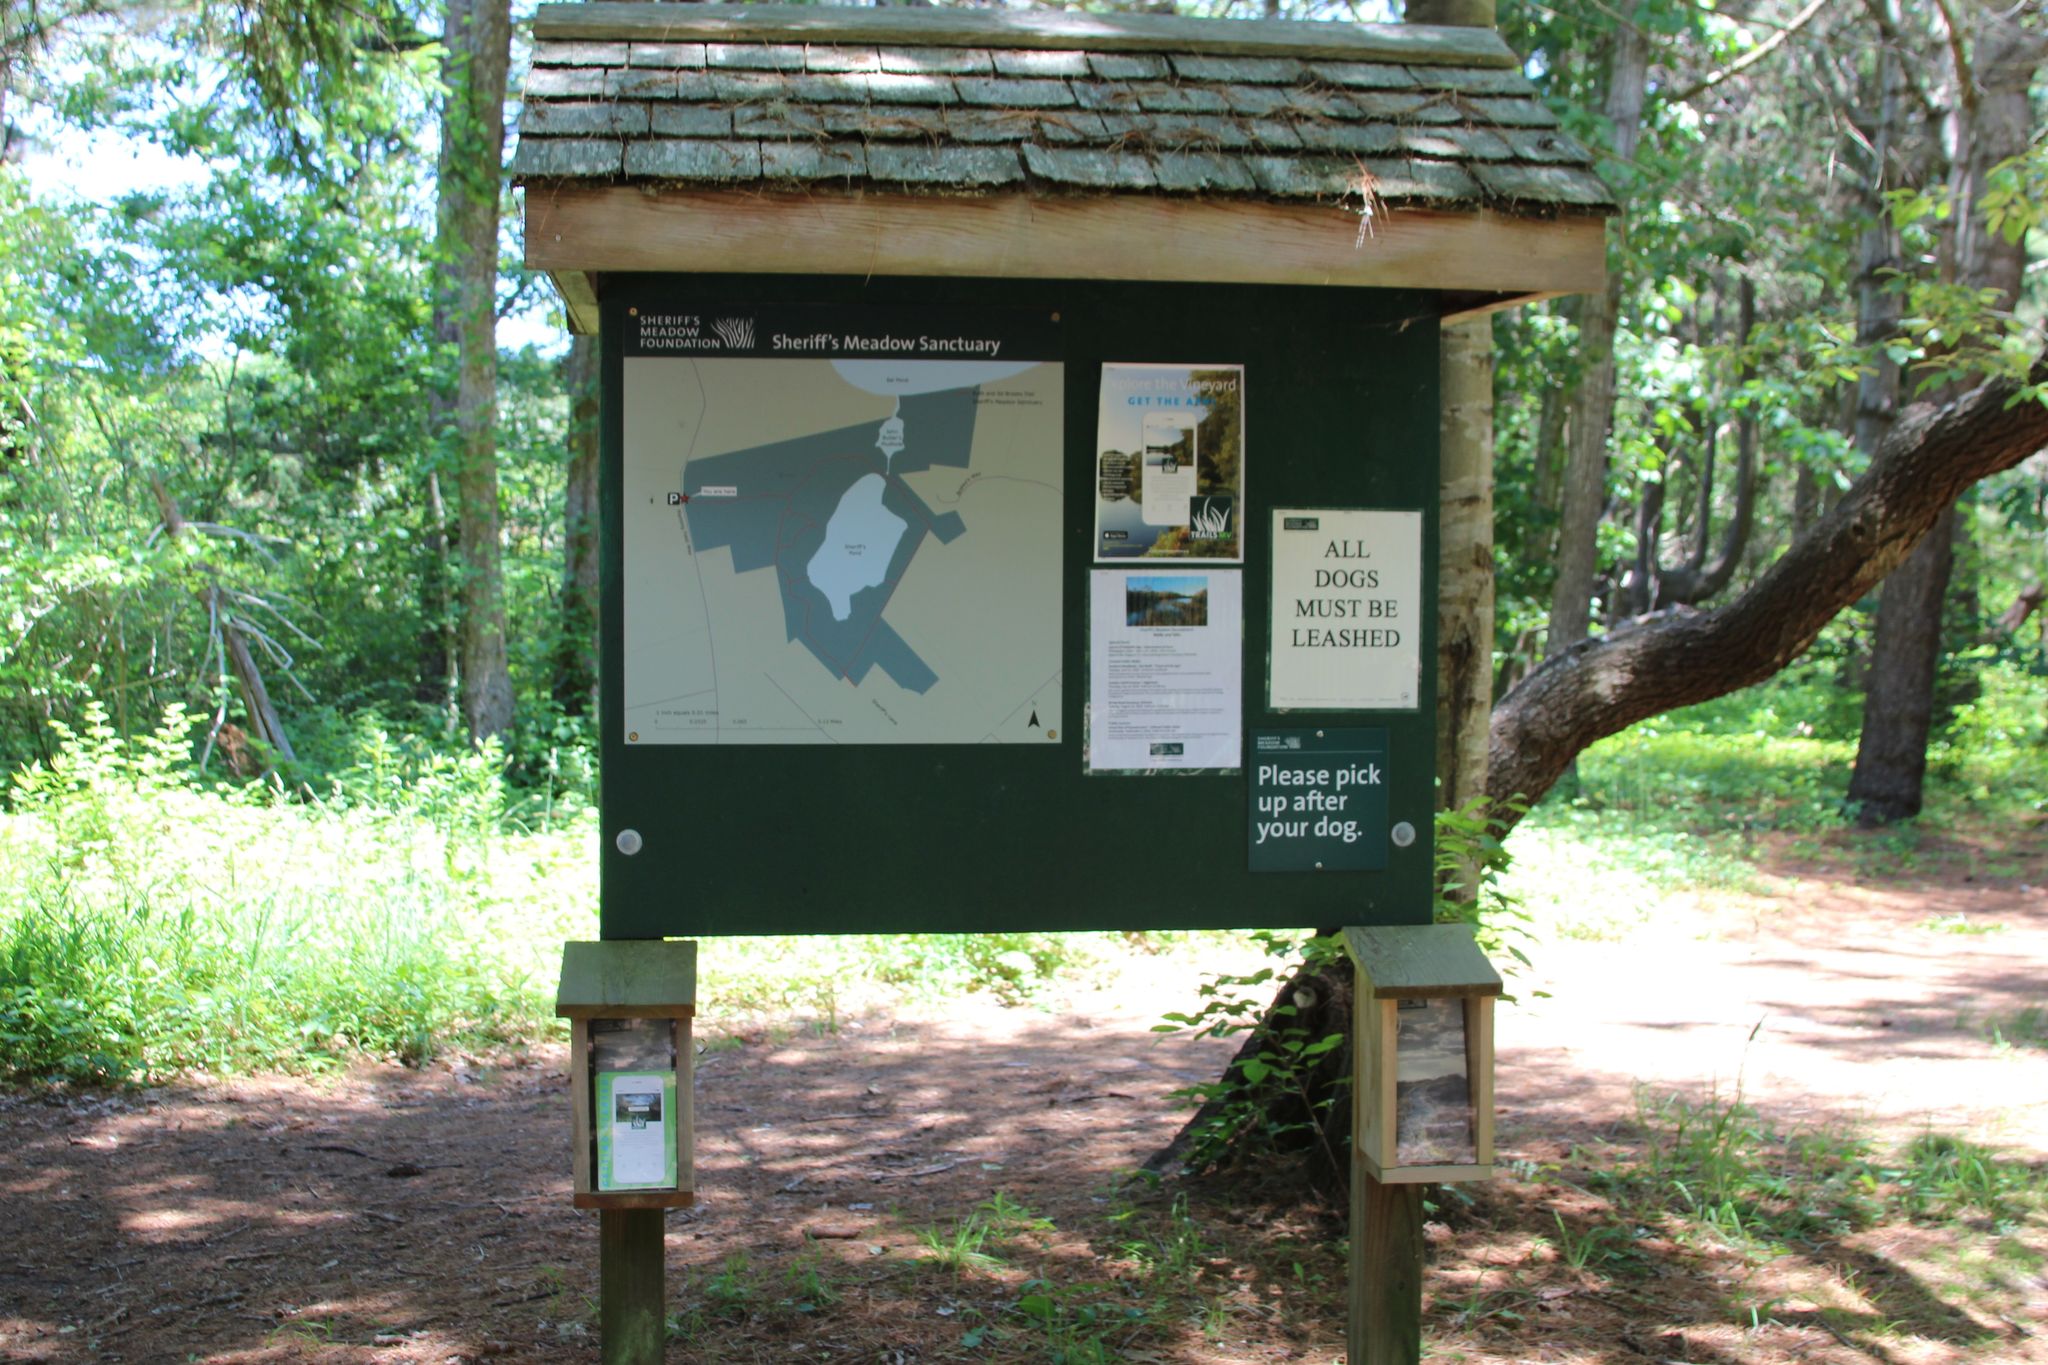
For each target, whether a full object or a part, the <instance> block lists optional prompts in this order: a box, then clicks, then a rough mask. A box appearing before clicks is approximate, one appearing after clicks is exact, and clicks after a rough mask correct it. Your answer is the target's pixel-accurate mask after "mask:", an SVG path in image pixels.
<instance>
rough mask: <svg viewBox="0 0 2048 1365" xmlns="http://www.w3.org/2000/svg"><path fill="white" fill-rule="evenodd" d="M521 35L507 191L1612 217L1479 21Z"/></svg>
mask: <svg viewBox="0 0 2048 1365" xmlns="http://www.w3.org/2000/svg"><path fill="white" fill-rule="evenodd" d="M534 32H535V37H536V41H535V45H534V56H533V70H532V72H531V74H530V75H529V76H528V78H527V82H526V87H525V108H524V113H523V114H522V116H521V118H520V121H519V144H518V149H517V152H516V153H515V155H514V157H513V162H512V175H513V176H514V178H515V179H516V180H518V181H519V182H520V183H522V184H526V185H601V184H636V185H648V186H674V187H680V188H686V189H700V190H701V189H784V190H802V191H807V192H812V193H816V192H819V191H824V190H831V189H847V190H855V189H864V188H874V189H883V190H891V191H909V192H913V193H935V194H947V195H987V194H1016V193H1020V192H1021V193H1024V194H1028V195H1031V196H1045V197H1050V196H1060V195H1075V194H1083V195H1085V194H1101V193H1104V192H1116V193H1139V194H1152V195H1165V196H1189V195H1198V196H1203V197H1208V198H1218V197H1222V198H1229V197H1240V198H1249V199H1259V200H1266V201H1271V202H1282V203H1325V204H1328V203H1333V202H1343V203H1349V204H1350V205H1352V206H1353V207H1361V206H1363V205H1364V204H1365V203H1366V202H1367V199H1368V196H1370V197H1371V198H1375V199H1377V200H1378V201H1380V202H1383V203H1385V204H1388V205H1393V206H1399V205H1403V204H1407V205H1415V206H1418V207H1424V206H1426V207H1431V208H1439V209H1463V208H1470V209H1479V208H1484V209H1491V210H1496V211H1500V212H1505V213H1509V214H1513V215H1517V216H1544V217H1548V216H1555V215H1556V214H1558V213H1559V212H1561V211H1565V212H1581V213H1583V212H1592V213H1596V214H1604V213H1607V212H1611V211H1612V209H1613V207H1614V198H1613V195H1612V194H1611V192H1610V191H1609V190H1608V189H1607V187H1606V186H1605V185H1604V184H1602V183H1601V181H1600V179H1599V178H1598V177H1597V176H1596V175H1595V174H1594V173H1593V169H1592V162H1593V158H1592V155H1591V153H1589V152H1588V151H1587V150H1586V148H1584V147H1583V146H1581V145H1580V144H1579V143H1577V142H1575V141H1573V140H1572V139H1571V138H1570V137H1568V136H1566V135H1565V134H1564V133H1562V132H1561V131H1559V129H1558V127H1557V118H1556V116H1555V115H1554V114H1553V113H1551V111H1550V110H1549V108H1547V107H1546V106H1545V105H1544V103H1543V102H1542V101H1541V100H1540V99H1539V98H1538V97H1537V94H1536V91H1535V88H1534V87H1533V86H1531V85H1530V84H1529V82H1528V81H1527V80H1526V79H1524V77H1523V76H1522V74H1521V71H1520V66H1519V62H1518V60H1517V58H1516V57H1515V55H1514V53H1513V52H1512V51H1511V50H1510V49H1509V48H1508V47H1507V45H1506V44H1505V43H1504V42H1503V41H1502V40H1501V39H1500V37H1499V35H1498V34H1496V33H1494V32H1492V31H1490V30H1486V29H1456V28H1432V27H1425V26H1419V25H1404V24H1337V23H1301V22H1289V21H1279V20H1199V19H1178V18H1170V17H1165V16H1157V15H1119V16H1112V15H1099V14H1083V13H1053V12H1045V11H1011V10H955V9H949V10H939V9H913V8H883V9H855V8H838V7H830V6H826V7H795V6H775V5H717V4H710V5H698V4H668V3H600V4H582V5H543V6H542V7H541V10H540V14H539V18H538V19H537V21H536V23H535V28H534Z"/></svg>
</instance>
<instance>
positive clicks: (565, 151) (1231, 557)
mask: <svg viewBox="0 0 2048 1365" xmlns="http://www.w3.org/2000/svg"><path fill="white" fill-rule="evenodd" d="M1418 3H1420V0H1418ZM1482 4H1483V0H1482ZM1439 8H1440V9H1441V8H1442V4H1441V0H1439ZM534 34H535V40H536V41H535V49H534V64H533V69H532V72H531V75H530V76H529V78H528V80H527V84H526V87H525V90H524V98H525V106H524V113H523V115H522V118H521V121H520V128H519V145H518V148H517V152H516V154H515V157H514V161H513V165H512V173H513V175H514V177H515V178H516V179H517V181H518V182H519V183H520V184H521V185H522V186H523V187H524V190H525V217H524V222H525V243H526V259H527V262H528V264H529V265H531V266H534V267H536V268H539V269H542V270H545V271H547V272H548V273H549V275H550V276H551V277H552V278H553V280H554V281H555V283H556V286H557V287H558V288H559V290H560V291H561V294H562V297H563V299H564V300H565V302H566V304H567V306H568V313H569V319H570V324H571V327H572V329H573V330H575V331H576V332H578V333H581V334H594V335H597V336H598V337H600V339H601V344H600V361H601V374H602V424H601V440H602V450H603V463H602V471H603V472H602V497H601V505H602V509H603V513H602V528H601V537H600V539H601V574H600V579H601V589H602V590H601V597H602V603H601V615H600V621H601V636H602V662H603V668H602V687H601V708H600V714H601V734H602V746H603V762H604V769H603V818H602V829H603V844H602V848H601V860H602V861H601V885H602V921H601V932H602V937H603V939H604V940H606V941H607V942H611V941H634V940H639V941H658V940H663V939H673V938H685V937H687V938H715V937H716V936H718V935H723V934H735V933H808V932H848V931H856V932H859V931H867V932H882V931H888V932H933V931H951V932H962V931H968V932H971V931H976V930H995V929H1091V928H1123V929H1146V928H1166V927H1212V926H1213V927H1296V926H1303V925H1334V924H1343V925H1358V926H1371V927H1375V928H1379V929H1391V928H1394V927H1400V926H1408V927H1414V928H1419V927H1422V926H1425V925H1426V924H1427V921H1428V919H1429V916H1430V905H1431V881H1432V876H1433V850H1432V841H1431V836H1430V831H1431V817H1432V813H1433V806H1434V802H1435V791H1434V779H1435V771H1436V757H1435V740H1436V734H1435V731H1436V720H1435V703H1436V678H1435V669H1434V666H1433V659H1434V645H1435V632H1436V553H1435V552H1436V548H1437V531H1436V517H1437V507H1438V498H1439V481H1440V475H1439V469H1438V460H1437V446H1438V418H1439V365H1440V359H1439V354H1440V353H1439V334H1440V328H1441V327H1442V326H1443V325H1444V324H1446V323H1447V322H1454V321H1457V320H1459V319H1466V318H1472V317H1475V316H1478V315H1482V314H1484V313H1487V312H1490V311H1492V310H1495V309H1499V308H1504V307H1510V306H1513V305H1515V304H1517V303H1521V302H1525V301H1528V300H1531V299H1538V298H1544V297H1549V296H1553V295H1557V294H1564V293H1572V292H1581V291H1587V290H1593V289H1598V288H1601V287H1603V272H1604V263H1605V234H1604V222H1603V220H1604V217H1605V215H1606V214H1607V213H1608V212H1609V211H1610V210H1611V208H1612V204H1611V198H1610V195H1609V193H1608V191H1607V190H1606V188H1605V187H1604V185H1603V184H1602V183H1601V181H1600V180H1599V179H1598V178H1597V177H1596V176H1595V175H1594V174H1593V172H1592V158H1591V156H1590V154H1589V153H1588V152H1587V151H1586V149H1584V148H1583V147H1580V146H1579V145H1577V144H1576V143H1574V142H1573V141H1572V140H1571V139H1570V138H1568V137H1566V136H1565V135H1563V134H1562V133H1561V132H1560V131H1559V130H1558V127H1557V119H1556V117H1555V116H1554V115H1553V114H1552V112H1551V111H1550V110H1549V109H1548V108H1546V107H1545V105H1544V104H1543V103H1542V101H1541V100H1540V99H1539V98H1538V97H1537V95H1536V92H1535V91H1534V89H1533V88H1532V87H1531V86H1530V85H1529V84H1528V82H1527V81H1526V80H1525V79H1524V78H1523V76H1522V75H1521V72H1520V70H1519V62H1518V59H1517V58H1516V56H1515V54H1514V53H1513V52H1511V51H1510V50H1509V49H1508V48H1507V47H1506V45H1505V44H1504V43H1502V41H1501V40H1500V38H1499V37H1498V35H1497V34H1495V33H1494V32H1493V31H1492V30H1491V29H1490V28H1485V27H1478V28H1475V27H1456V26H1450V25H1442V26H1436V25H1427V24H1404V25H1350V24H1322V23H1293V22H1280V21H1208V20H1182V19H1176V18H1168V17H1163V16H1156V15H1123V16H1112V15H1100V14H1081V13H1046V12H1036V11H1010V10H971V11H970V10H945V9H911V8H880V9H875V8H858V9H856V8H834V7H831V6H820V7H810V6H805V7H788V8H784V7H777V6H771V5H718V4H703V5H700V4H690V5H670V4H648V3H594V4H581V5H543V6H542V7H541V10H540V13H539V17H538V19H537V20H536V23H535V27H534ZM1467 947H1468V948H1469V944H1468V945H1467ZM707 951H712V949H707ZM1468 965H1469V964H1468ZM1428 984H1429V983H1426V982H1415V981H1406V982H1404V984H1403V986H1402V989H1403V990H1404V991H1412V992H1413V994H1415V996H1416V997H1417V998H1422V997H1426V996H1428V995H1429V994H1430V993H1431V992H1429V991H1428V990H1426V989H1421V988H1422V987H1426V986H1427V985H1428ZM591 1008H593V1009H595V1008H596V1006H592V1007H591ZM1482 1013H1483V1011H1482ZM1471 1165H1472V1166H1473V1168H1474V1169H1475V1171H1476V1167H1477V1165H1478V1163H1477V1161H1476V1159H1475V1161H1474V1162H1473V1163H1471ZM1382 1173H1383V1174H1384V1173H1386V1172H1385V1170H1384V1168H1383V1170H1382ZM1370 1174H1371V1173H1370V1172H1368V1175H1370ZM1372 1184H1373V1188H1375V1189H1378V1188H1380V1185H1379V1182H1378V1181H1377V1180H1376V1179H1375V1180H1373V1182H1372ZM1387 1188H1390V1189H1391V1188H1393V1187H1392V1186H1388V1187H1387ZM1409 1191H1410V1194H1412V1191H1413V1187H1409ZM1410 1194H1403V1195H1399V1196H1398V1197H1399V1198H1401V1199H1404V1200H1405V1199H1408V1198H1409V1197H1410ZM1418 1207H1419V1206H1418ZM661 1217H662V1213H661V1211H660V1210H659V1209H646V1208H619V1207H606V1208H603V1209H602V1210H601V1218H602V1219H603V1221H604V1229H603V1238H604V1245H605V1247H606V1248H607V1257H606V1270H607V1273H606V1280H605V1289H604V1294H605V1300H606V1305H605V1342H604V1349H605V1358H606V1359H607V1360H609V1361H627V1360H633V1361H645V1360H653V1359H658V1358H659V1354H660V1348H661V1316H662V1314H661V1291H660V1248H661ZM1355 1240H1356V1239H1355ZM1418 1246H1419V1244H1418ZM614 1247H617V1248H621V1249H622V1250H620V1252H619V1258H620V1259H619V1261H618V1262H617V1264H618V1265H620V1266H623V1265H625V1263H626V1262H627V1261H631V1264H632V1269H630V1271H628V1270H621V1271H620V1272H619V1273H618V1274H617V1275H616V1276H615V1275H614V1274H613V1273H612V1270H613V1268H614V1265H615V1262H614V1260H613V1257H612V1255H611V1251H612V1249H613V1248H614ZM628 1248H630V1249H632V1250H631V1252H630V1255H629V1254H628V1251H627V1250H623V1249H628ZM650 1259H651V1260H652V1262H653V1264H652V1266H651V1268H649V1267H648V1266H647V1265H646V1264H645V1262H646V1261H648V1260H650ZM1418 1292H1419V1291H1418ZM1418 1345H1419V1341H1418ZM1354 1355H1355V1356H1361V1357H1362V1358H1368V1359H1381V1358H1385V1359H1395V1358H1400V1353H1399V1352H1398V1351H1397V1352H1396V1353H1395V1354H1392V1355H1387V1354H1384V1353H1383V1352H1382V1351H1381V1350H1380V1348H1375V1347H1371V1345H1370V1343H1367V1346H1366V1347H1362V1348H1357V1349H1354ZM1409 1358H1412V1352H1411V1353H1410V1354H1409Z"/></svg>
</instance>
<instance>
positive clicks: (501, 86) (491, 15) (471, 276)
mask: <svg viewBox="0 0 2048 1365" xmlns="http://www.w3.org/2000/svg"><path fill="white" fill-rule="evenodd" d="M443 41H444V42H445V44H446V46H447V53H448V55H447V59H446V65H445V66H444V68H443V73H442V75H443V82H444V84H445V85H446V86H447V92H448V93H447V103H446V105H445V106H444V107H443V110H442V117H441V161H440V180H439V185H438V194H439V202H438V206H437V208H438V211H437V215H436V232H435V252H436V258H437V260H438V262H439V265H440V271H441V282H442V289H441V296H440V298H439V299H438V300H437V307H436V323H437V325H436V329H435V330H436V335H437V337H439V338H441V339H442V340H444V341H446V340H450V339H452V341H453V342H454V346H455V352H456V374H455V379H454V384H453V387H452V394H451V399H452V403H451V409H450V412H451V416H452V418H453V426H454V432H453V437H454V442H453V443H454V451H455V521H456V544H455V560H456V564H457V568H458V573H457V579H456V584H455V602H456V607H457V611H456V623H455V630H456V656H457V666H458V668H459V669H460V673H461V699H462V719H463V723H464V724H465V725H466V726H467V727H468V729H469V735H470V738H471V739H472V740H479V741H481V740H485V739H489V738H492V737H494V736H497V735H501V734H503V733H504V732H505V731H506V730H507V729H509V728H510V727H511V724H512V676H511V671H510V666H509V664H508V661H507V658H506V653H505V589H504V573H503V569H502V567H501V564H500V559H499V546H498V540H499V530H500V523H499V512H498V455H497V429H496V428H497V388H498V339H497V286H498V196H499V188H500V177H499V166H500V163H501V162H502V160H503V158H504V152H505V79H506V69H507V67H508V66H509V65H510V62H511V46H512V15H511V8H510V4H509V0H449V5H448V17H447V28H446V31H445V35H444V39H443Z"/></svg>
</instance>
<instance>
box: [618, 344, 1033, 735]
mask: <svg viewBox="0 0 2048 1365" xmlns="http://www.w3.org/2000/svg"><path fill="white" fill-rule="evenodd" d="M790 312H791V310H784V314H783V315H776V316H757V315H754V314H745V315H742V316H739V317H736V318H733V317H725V316H716V317H713V316H704V315H690V314H648V315H641V316H640V317H639V319H638V320H639V322H640V324H641V327H640V334H639V336H638V338H637V341H638V344H637V345H631V344H629V347H628V350H627V353H626V357H625V359H624V360H623V364H624V367H625V375H624V386H623V394H624V418H625V423H624V436H625V441H624V465H623V481H622V485H621V487H622V496H623V508H622V512H623V518H622V523H621V525H622V540H623V546H622V548H623V551H624V574H625V594H624V606H625V631H624V678H623V682H624V700H625V714H624V720H625V730H626V739H627V742H628V743H629V744H708V743H719V744H735V743H738V744H833V743H839V744H891V743H894V744H964V743H987V742H997V743H1039V744H1043V743H1046V742H1048V741H1056V740H1057V739H1058V737H1059V734H1060V731H1061V727H1062V717H1061V714H1060V625H1061V584H1060V558H1061V556H1060V531H1061V516H1062V505H1063V497H1062V492H1061V471H1060V463H1061V460H1060V451H1061V439H1062V422H1063V417H1062V401H1061V399H1062V393H1061V380H1062V372H1061V367H1060V365H1059V364H1058V363H1056V362H1048V361H1045V360H1042V359H1035V358H1032V355H1031V354H1030V352H1031V351H1032V350H1034V349H1035V350H1037V351H1038V352H1039V353H1041V354H1042V353H1044V351H1045V349H1046V348H1045V347H1044V346H1043V345H1042V344H1041V345H1040V346H1038V347H1036V348H1029V347H1018V346H1015V345H1006V341H1005V339H1004V338H1003V337H1002V336H1001V335H1000V334H995V335H983V334H982V333H981V331H979V330H977V329H975V328H973V327H971V326H968V327H962V326H960V325H958V324H957V322H955V323H951V324H949V325H935V322H934V320H933V319H930V318H911V319H907V320H906V319H896V320H891V321H887V322H880V321H877V320H875V319H871V318H861V317H855V318H852V319H849V318H847V317H846V316H845V315H843V314H842V315H840V316H838V317H836V318H835V317H824V318H816V317H812V316H809V315H807V314H797V315H795V316H789V315H788V314H789V313H790ZM940 321H943V320H940ZM1006 349H1007V350H1009V351H1010V353H1011V354H1010V355H1005V354H1004V351H1005V350H1006ZM1019 350H1023V351H1024V352H1025V354H1022V355H1018V354H1017V352H1018V351H1019ZM676 351H682V352H685V354H674V352H676ZM636 352H638V353H636ZM650 352H651V353H650ZM1013 356H1015V358H1012V357H1013ZM963 357H964V358H963Z"/></svg>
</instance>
